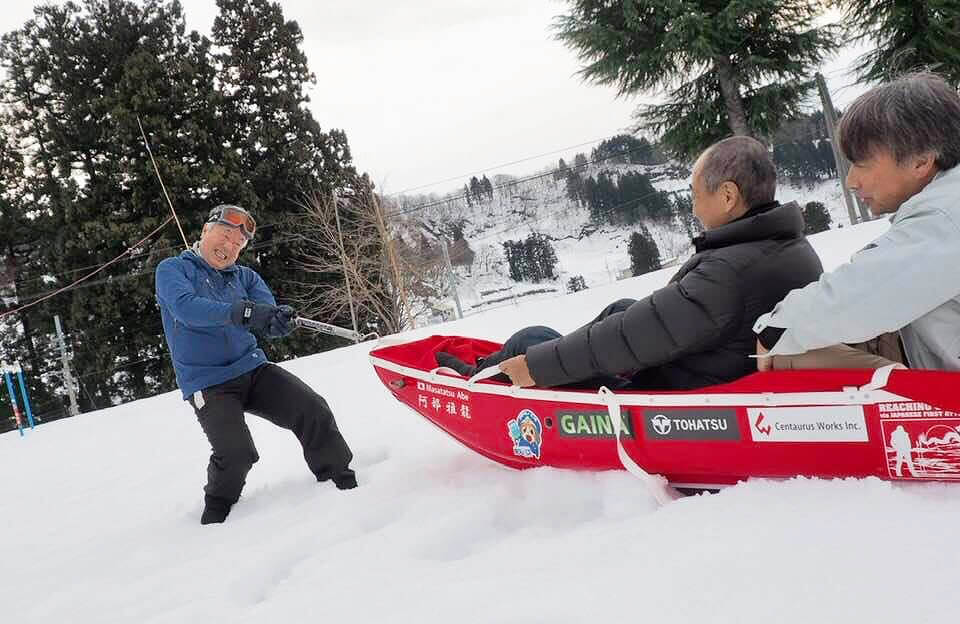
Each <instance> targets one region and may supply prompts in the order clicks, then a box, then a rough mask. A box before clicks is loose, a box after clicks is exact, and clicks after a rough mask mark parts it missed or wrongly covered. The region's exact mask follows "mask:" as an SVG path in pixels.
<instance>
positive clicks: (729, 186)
mask: <svg viewBox="0 0 960 624" xmlns="http://www.w3.org/2000/svg"><path fill="white" fill-rule="evenodd" d="M717 190H718V191H719V192H720V193H721V195H720V197H722V198H723V204H724V206H723V208H724V211H726V212H732V211H733V210H734V209H735V208H736V207H737V206H738V205H739V204H740V187H739V186H737V183H736V182H733V181H732V180H727V181H726V182H723V183H721V184H720V188H719V189H717Z"/></svg>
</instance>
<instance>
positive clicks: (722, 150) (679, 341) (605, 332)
mask: <svg viewBox="0 0 960 624" xmlns="http://www.w3.org/2000/svg"><path fill="white" fill-rule="evenodd" d="M691 189H692V191H693V212H694V214H695V215H696V217H697V219H698V220H699V221H700V222H701V223H702V224H703V227H704V230H705V232H704V233H703V234H701V235H699V236H697V237H696V238H694V239H693V244H694V246H695V248H696V254H695V255H694V256H693V257H692V258H690V259H689V260H688V261H687V262H686V263H685V264H684V265H683V266H682V267H681V268H680V270H679V271H677V273H676V275H674V276H673V278H671V280H670V283H669V284H667V285H666V286H664V287H663V288H661V289H659V290H657V291H655V292H654V293H652V294H651V295H649V296H647V297H645V298H643V299H641V300H639V301H635V300H633V299H621V300H620V301H616V302H614V303H612V304H611V305H609V306H608V307H607V308H606V309H604V310H603V312H601V313H600V315H599V316H597V318H595V319H594V320H592V321H590V322H589V323H587V324H586V325H584V326H583V327H581V328H580V329H578V330H576V331H574V332H573V333H571V334H568V335H566V336H562V335H560V334H559V333H557V332H556V331H554V330H552V329H550V328H548V327H528V328H526V329H523V330H521V331H519V332H517V333H516V334H514V335H513V336H511V337H510V339H509V340H507V342H506V343H505V344H504V345H503V348H502V349H501V350H500V351H497V352H496V353H493V354H491V355H490V356H489V357H487V358H486V359H484V360H481V361H480V362H478V366H476V367H474V366H471V365H468V364H467V363H465V362H461V361H460V360H457V359H456V358H454V357H453V356H450V355H449V354H445V353H438V354H437V361H438V363H439V364H441V365H446V366H450V367H452V368H454V369H456V370H458V372H460V373H462V374H465V375H470V374H473V373H474V372H475V371H476V370H477V368H487V367H490V366H494V365H499V366H500V369H501V371H503V373H504V374H505V375H507V376H508V377H509V378H510V380H511V381H512V382H513V383H514V384H517V385H520V386H524V387H526V386H534V385H536V386H542V387H549V386H564V385H577V386H579V387H599V386H600V385H610V386H612V387H631V388H641V389H663V390H682V389H691V388H700V387H704V386H709V385H713V384H719V383H725V382H729V381H733V380H734V379H738V378H739V377H743V376H744V375H747V374H749V373H751V372H754V371H756V364H755V362H754V360H753V359H751V358H750V357H749V356H750V355H752V354H754V353H755V349H756V336H755V335H754V333H753V324H754V321H756V320H757V317H759V316H760V315H761V314H763V313H765V312H768V311H769V310H771V309H772V308H773V306H774V305H776V304H777V302H779V301H780V300H781V299H783V297H784V296H786V294H787V293H788V292H790V290H792V289H794V288H802V287H803V286H805V285H806V284H808V283H810V282H812V281H814V280H816V279H817V278H818V277H819V276H820V274H821V273H822V272H823V268H822V266H821V265H820V259H819V258H818V257H817V254H816V252H814V250H813V248H812V247H811V246H810V244H809V243H808V242H807V240H806V238H804V234H803V230H804V222H803V216H802V214H801V212H800V208H799V206H798V205H797V204H796V202H791V203H789V204H785V205H780V204H779V203H778V202H776V201H774V199H773V198H774V193H775V191H776V171H775V169H774V165H773V161H772V159H771V158H770V154H769V152H768V151H767V149H766V147H765V146H764V145H763V144H762V143H760V142H759V141H757V140H756V139H752V138H750V137H743V136H738V137H731V138H728V139H724V140H722V141H720V142H718V143H716V144H714V145H712V146H711V147H710V148H708V149H707V150H706V151H705V152H704V153H703V154H701V155H700V158H698V159H697V162H696V164H695V165H694V167H693V176H692V184H691Z"/></svg>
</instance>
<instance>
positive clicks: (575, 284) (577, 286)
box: [567, 275, 587, 293]
mask: <svg viewBox="0 0 960 624" xmlns="http://www.w3.org/2000/svg"><path fill="white" fill-rule="evenodd" d="M586 289H587V282H586V280H584V279H583V276H582V275H574V276H573V277H571V278H570V279H569V280H567V292H572V293H573V292H580V291H581V290H586Z"/></svg>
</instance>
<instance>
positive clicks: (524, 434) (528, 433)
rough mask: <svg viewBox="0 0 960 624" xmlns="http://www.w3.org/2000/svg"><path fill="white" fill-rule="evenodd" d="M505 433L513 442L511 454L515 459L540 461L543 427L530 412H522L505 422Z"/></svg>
mask: <svg viewBox="0 0 960 624" xmlns="http://www.w3.org/2000/svg"><path fill="white" fill-rule="evenodd" d="M507 433H508V434H510V439H511V440H513V454H514V455H516V456H517V457H526V458H528V459H540V447H541V446H542V444H543V427H542V426H541V425H540V419H539V418H537V415H536V414H534V413H533V411H532V410H529V409H525V410H522V411H521V412H520V413H519V414H517V417H516V418H514V419H513V420H510V421H509V422H507Z"/></svg>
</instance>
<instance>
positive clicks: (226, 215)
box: [207, 204, 257, 240]
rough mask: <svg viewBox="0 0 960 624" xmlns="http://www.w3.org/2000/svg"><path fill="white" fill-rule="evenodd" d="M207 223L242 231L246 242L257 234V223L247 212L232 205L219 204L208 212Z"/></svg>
mask: <svg viewBox="0 0 960 624" xmlns="http://www.w3.org/2000/svg"><path fill="white" fill-rule="evenodd" d="M207 223H220V224H222V225H226V226H229V227H233V228H240V229H241V230H243V235H244V236H245V237H246V238H247V240H252V239H253V235H254V234H256V233H257V222H256V221H254V219H253V217H252V216H251V215H250V213H249V212H247V211H246V210H244V209H243V208H241V207H240V206H234V205H232V204H220V205H219V206H217V207H215V208H214V209H212V210H211V211H210V215H209V216H208V217H207Z"/></svg>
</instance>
